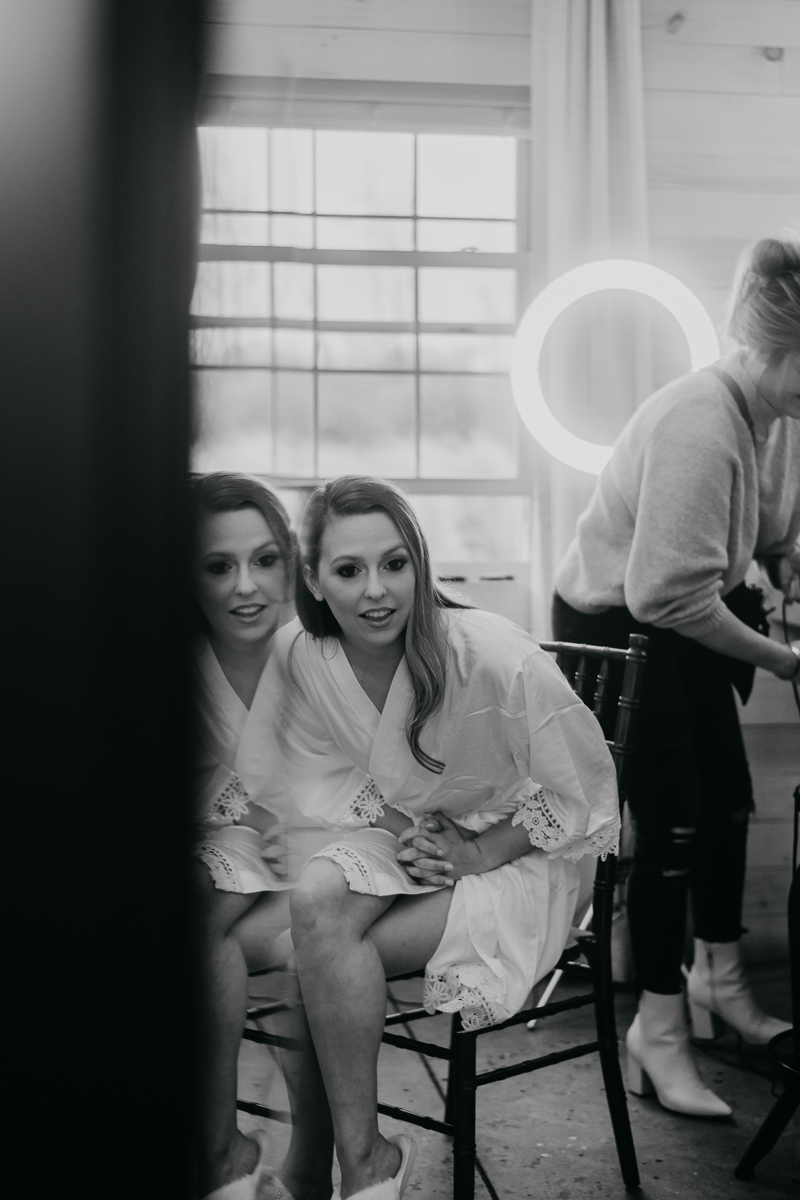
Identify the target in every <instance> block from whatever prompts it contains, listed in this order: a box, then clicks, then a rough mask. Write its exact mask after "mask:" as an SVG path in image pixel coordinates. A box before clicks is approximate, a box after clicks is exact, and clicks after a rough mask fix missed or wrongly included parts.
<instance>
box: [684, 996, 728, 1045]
mask: <svg viewBox="0 0 800 1200" xmlns="http://www.w3.org/2000/svg"><path fill="white" fill-rule="evenodd" d="M689 1016H690V1017H691V1021H692V1037H695V1038H697V1040H698V1041H699V1042H713V1041H714V1039H715V1038H718V1037H721V1036H722V1034H723V1033H724V1032H725V1022H724V1021H723V1020H722V1018H721V1017H718V1016H717V1014H716V1013H713V1012H711V1010H710V1009H708V1008H703V1006H702V1005H700V1004H698V1003H697V1002H696V1001H695V1000H692V998H691V996H690V997H689Z"/></svg>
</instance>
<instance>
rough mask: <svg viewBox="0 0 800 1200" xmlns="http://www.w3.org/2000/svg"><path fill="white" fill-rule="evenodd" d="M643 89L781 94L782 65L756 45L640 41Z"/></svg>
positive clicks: (644, 38)
mask: <svg viewBox="0 0 800 1200" xmlns="http://www.w3.org/2000/svg"><path fill="white" fill-rule="evenodd" d="M642 68H643V75H644V86H645V89H654V90H662V91H670V92H735V93H753V94H756V95H780V94H781V92H782V90H783V64H782V63H781V62H780V61H778V62H772V61H770V60H769V59H768V58H765V56H764V51H763V49H762V48H761V47H757V46H699V45H697V44H695V43H687V42H679V41H676V40H675V41H665V40H664V39H661V38H658V39H656V38H653V37H651V36H648V34H647V33H645V36H644V37H643V39H642Z"/></svg>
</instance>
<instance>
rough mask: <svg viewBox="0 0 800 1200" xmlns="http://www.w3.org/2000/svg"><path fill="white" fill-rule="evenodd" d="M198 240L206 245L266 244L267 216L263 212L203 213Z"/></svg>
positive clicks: (267, 240) (267, 239) (267, 241)
mask: <svg viewBox="0 0 800 1200" xmlns="http://www.w3.org/2000/svg"><path fill="white" fill-rule="evenodd" d="M200 241H201V242H203V243H204V244H205V245H207V246H266V245H267V244H268V243H269V217H268V216H267V215H266V214H265V213H203V219H202V225H201V229H200Z"/></svg>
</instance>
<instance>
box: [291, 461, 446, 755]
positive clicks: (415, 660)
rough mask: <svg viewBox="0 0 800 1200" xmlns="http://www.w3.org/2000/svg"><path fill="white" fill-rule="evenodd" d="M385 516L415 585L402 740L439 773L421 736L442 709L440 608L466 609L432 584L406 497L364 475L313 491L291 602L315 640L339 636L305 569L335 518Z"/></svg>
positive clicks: (312, 566) (315, 561)
mask: <svg viewBox="0 0 800 1200" xmlns="http://www.w3.org/2000/svg"><path fill="white" fill-rule="evenodd" d="M376 511H380V512H385V513H386V515H387V517H389V519H390V520H391V521H393V522H394V524H395V525H396V527H397V530H398V532H399V534H400V536H401V537H402V538H403V541H404V542H405V544H406V547H407V549H408V554H409V558H410V559H411V562H412V564H413V567H414V573H415V575H416V584H415V587H414V600H413V603H412V605H411V613H410V615H409V618H408V625H407V626H406V647H405V649H406V666H407V667H408V673H409V676H410V678H411V685H412V687H413V689H414V707H413V709H412V711H411V712H410V713H409V717H408V721H407V722H406V738H407V739H408V744H409V747H410V749H411V753H412V754H413V755H414V758H415V759H416V760H417V762H418V763H420V764H421V765H422V766H423V767H425V768H426V769H427V770H428V771H434V772H436V773H437V774H441V772H442V771H443V770H444V763H443V762H440V761H439V759H437V758H433V757H432V756H431V755H430V754H427V753H426V752H425V751H424V750H423V749H422V747H421V745H420V734H421V732H422V728H423V726H424V724H425V722H426V721H427V719H428V717H430V716H432V715H433V713H435V712H436V711H437V710H438V709H439V708H440V707H441V705H442V701H443V699H444V688H445V676H446V669H447V645H446V642H445V637H444V632H443V630H442V623H441V620H440V619H439V612H440V610H441V609H443V608H467V607H468V605H465V604H460V603H459V602H458V601H456V600H453V599H451V597H450V596H448V595H447V594H446V593H445V592H443V591H442V589H441V588H440V587H439V586H438V585H437V583H436V581H435V579H434V577H433V571H432V569H431V557H430V552H429V550H428V543H427V542H426V540H425V535H424V533H423V532H422V529H421V527H420V524H419V520H418V519H417V514H416V513H415V512H414V510H413V508H412V507H411V505H410V504H409V502H408V500H407V499H406V497H405V496H404V495H403V493H402V492H401V491H400V490H399V488H396V487H394V486H393V485H392V484H391V483H387V482H386V481H385V480H383V479H373V478H371V477H369V476H365V475H344V476H342V478H340V479H334V480H332V481H331V482H330V483H326V484H324V486H322V487H319V488H317V489H316V491H315V492H313V493H312V495H311V498H310V499H309V501H308V504H307V505H306V510H305V512H304V514H303V524H302V528H301V532H300V547H301V558H300V560H299V562H298V570H297V582H296V587H295V602H296V605H297V614H298V616H299V617H300V620H301V621H302V623H303V627H304V628H305V629H306V630H307V631H308V632H309V633H310V634H311V636H312V637H315V638H326V637H338V636H339V634H340V633H341V629H340V627H339V623H338V621H337V620H336V618H335V617H334V615H333V613H332V612H331V610H330V608H329V606H328V603H327V601H326V600H317V599H316V598H315V597H314V595H313V594H312V592H311V591H310V589H309V587H308V585H307V583H306V581H305V575H304V568H305V567H307V568H308V569H309V571H310V573H311V574H312V575H313V576H314V577H316V575H317V573H318V569H319V559H320V552H321V548H322V536H323V534H324V532H325V528H326V526H327V524H328V523H329V522H330V521H331V520H332V519H333V518H336V517H348V516H361V515H363V514H364V513H369V512H376Z"/></svg>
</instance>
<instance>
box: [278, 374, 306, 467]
mask: <svg viewBox="0 0 800 1200" xmlns="http://www.w3.org/2000/svg"><path fill="white" fill-rule="evenodd" d="M273 386H274V405H275V471H276V473H277V474H278V475H313V474H314V377H313V375H310V374H309V375H302V374H300V373H299V372H298V371H293V372H291V373H290V372H284V371H276V372H275V379H274V385H273Z"/></svg>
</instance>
